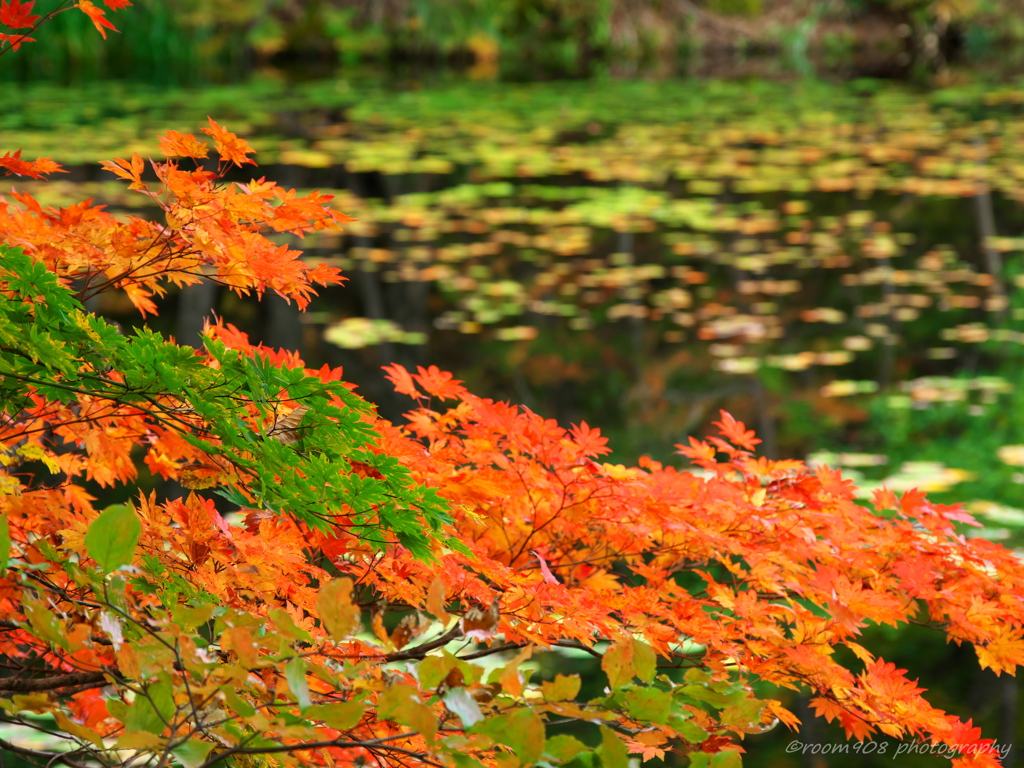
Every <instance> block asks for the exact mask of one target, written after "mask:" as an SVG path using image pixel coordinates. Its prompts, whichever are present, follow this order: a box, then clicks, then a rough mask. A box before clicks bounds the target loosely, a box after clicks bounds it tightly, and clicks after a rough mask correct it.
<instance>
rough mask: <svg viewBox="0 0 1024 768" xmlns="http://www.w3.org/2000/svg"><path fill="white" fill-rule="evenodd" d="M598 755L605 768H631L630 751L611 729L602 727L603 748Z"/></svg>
mask: <svg viewBox="0 0 1024 768" xmlns="http://www.w3.org/2000/svg"><path fill="white" fill-rule="evenodd" d="M597 753H598V755H599V756H600V758H601V765H602V767H603V768H629V750H628V749H626V745H625V744H623V743H622V739H620V738H619V737H618V736H616V735H615V731H613V730H611V729H610V728H605V727H604V726H601V746H600V747H598V748H597Z"/></svg>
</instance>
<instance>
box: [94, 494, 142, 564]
mask: <svg viewBox="0 0 1024 768" xmlns="http://www.w3.org/2000/svg"><path fill="white" fill-rule="evenodd" d="M141 534H142V525H141V523H139V517H138V515H136V514H135V510H133V509H132V508H131V507H129V506H128V505H127V504H114V505H113V506H110V507H107V508H106V509H105V510H104V511H103V514H101V515H100V516H99V517H97V518H96V519H95V520H93V521H92V524H91V525H90V526H89V530H88V532H87V533H86V534H85V548H86V550H87V551H88V552H89V556H90V557H91V558H92V559H93V560H95V561H96V562H97V564H98V565H99V566H100V569H101V570H102V571H103V573H110V572H111V571H115V570H117V569H118V568H120V567H121V566H122V565H125V564H126V563H130V562H131V559H132V555H133V554H135V545H136V544H138V542H139V536H140V535H141Z"/></svg>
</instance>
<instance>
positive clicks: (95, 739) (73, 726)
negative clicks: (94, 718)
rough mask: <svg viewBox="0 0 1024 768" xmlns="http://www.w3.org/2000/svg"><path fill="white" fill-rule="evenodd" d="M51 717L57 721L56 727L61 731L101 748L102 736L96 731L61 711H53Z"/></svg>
mask: <svg viewBox="0 0 1024 768" xmlns="http://www.w3.org/2000/svg"><path fill="white" fill-rule="evenodd" d="M53 719H54V720H55V721H56V722H57V727H58V728H60V729H61V730H62V731H66V732H67V733H70V734H71V735H72V736H77V737H78V738H80V739H84V740H85V741H88V742H89V743H90V744H92V745H93V746H94V747H96V748H97V749H103V738H102V737H101V736H100V735H99V734H98V733H96V731H94V730H92V729H91V728H86V727H85V726H84V725H79V724H78V723H76V722H74V721H72V720H70V719H69V718H68V717H67V716H66V715H65V714H64V713H63V712H59V711H57V712H54V713H53Z"/></svg>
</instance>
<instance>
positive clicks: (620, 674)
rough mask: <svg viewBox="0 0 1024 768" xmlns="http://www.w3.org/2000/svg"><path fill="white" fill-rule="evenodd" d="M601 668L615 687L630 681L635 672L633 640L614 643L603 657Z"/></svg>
mask: <svg viewBox="0 0 1024 768" xmlns="http://www.w3.org/2000/svg"><path fill="white" fill-rule="evenodd" d="M601 669H603V670H604V673H605V674H606V675H608V683H609V685H611V687H612V688H613V689H615V688H620V687H621V686H623V685H626V684H627V683H629V682H630V681H631V680H632V679H633V676H634V674H635V670H634V669H633V642H632V640H626V641H625V642H616V643H612V646H611V647H610V648H609V649H608V650H607V651H605V653H604V656H602V657H601Z"/></svg>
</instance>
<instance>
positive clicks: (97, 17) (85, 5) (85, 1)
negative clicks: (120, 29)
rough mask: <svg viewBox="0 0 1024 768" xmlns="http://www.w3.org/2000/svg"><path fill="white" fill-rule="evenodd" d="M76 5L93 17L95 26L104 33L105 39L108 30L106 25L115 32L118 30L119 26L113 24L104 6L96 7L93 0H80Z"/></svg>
mask: <svg viewBox="0 0 1024 768" xmlns="http://www.w3.org/2000/svg"><path fill="white" fill-rule="evenodd" d="M75 7H77V8H78V9H79V10H80V11H81V12H82V13H84V14H85V15H86V16H88V17H89V18H90V19H92V24H93V26H94V27H96V29H97V31H98V32H99V33H100V34H101V35H103V39H104V40H106V39H107V32H106V30H105V29H104V27H106V29H112V30H114V31H115V32H117V27H115V26H114V25H113V24H111V23H110V20H109V19H108V18H107V14H106V11H104V10H103V9H102V8H98V7H96V6H95V5H94V4H93V3H92V2H91V0H78V2H77V3H75Z"/></svg>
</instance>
